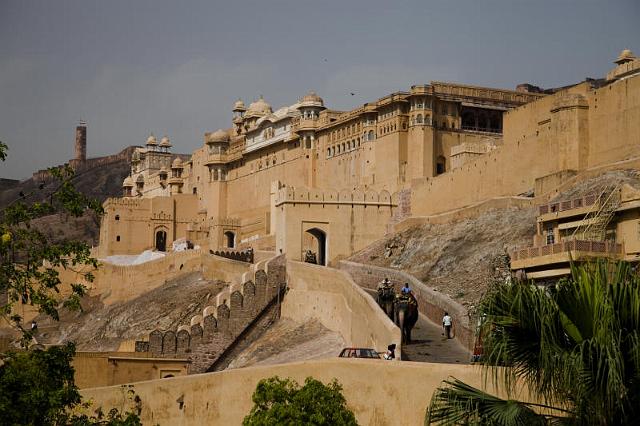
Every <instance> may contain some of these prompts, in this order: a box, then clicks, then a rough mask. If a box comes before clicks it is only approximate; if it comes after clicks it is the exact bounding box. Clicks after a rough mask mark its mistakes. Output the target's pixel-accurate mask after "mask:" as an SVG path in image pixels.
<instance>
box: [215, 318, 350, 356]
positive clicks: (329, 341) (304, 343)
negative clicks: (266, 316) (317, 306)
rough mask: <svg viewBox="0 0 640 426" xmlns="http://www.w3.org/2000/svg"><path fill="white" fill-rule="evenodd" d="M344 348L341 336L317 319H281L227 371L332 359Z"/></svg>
mask: <svg viewBox="0 0 640 426" xmlns="http://www.w3.org/2000/svg"><path fill="white" fill-rule="evenodd" d="M344 346H345V343H344V340H343V339H342V336H340V334H339V333H336V332H333V331H331V330H329V329H327V328H325V327H324V326H323V325H322V324H320V323H319V322H318V321H316V320H311V321H307V322H304V323H300V322H296V321H293V320H291V319H286V318H281V319H279V320H278V322H277V323H275V324H274V325H272V326H271V328H269V329H268V330H267V331H266V332H265V333H264V334H263V335H262V336H260V337H259V338H258V339H257V340H255V341H254V342H253V343H252V344H251V345H250V346H249V347H248V348H247V349H245V350H244V351H242V353H240V354H239V355H238V356H237V358H236V359H235V360H233V361H232V362H231V363H230V364H229V366H228V367H227V368H240V367H249V366H252V365H273V364H283V363H287V362H296V361H306V360H310V359H318V358H332V357H336V356H338V354H340V351H341V350H342V348H344Z"/></svg>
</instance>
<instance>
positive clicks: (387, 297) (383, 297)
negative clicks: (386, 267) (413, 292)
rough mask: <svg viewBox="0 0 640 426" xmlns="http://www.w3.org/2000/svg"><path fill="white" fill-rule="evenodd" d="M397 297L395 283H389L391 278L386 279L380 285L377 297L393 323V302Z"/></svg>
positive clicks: (377, 300)
mask: <svg viewBox="0 0 640 426" xmlns="http://www.w3.org/2000/svg"><path fill="white" fill-rule="evenodd" d="M395 297H396V296H395V290H394V289H393V283H391V281H389V278H385V279H384V280H383V281H382V282H381V283H380V284H378V294H377V296H376V302H377V303H378V305H379V306H380V307H381V308H382V310H383V311H384V312H385V313H386V314H387V316H388V317H389V319H391V320H392V321H393V301H394V299H395Z"/></svg>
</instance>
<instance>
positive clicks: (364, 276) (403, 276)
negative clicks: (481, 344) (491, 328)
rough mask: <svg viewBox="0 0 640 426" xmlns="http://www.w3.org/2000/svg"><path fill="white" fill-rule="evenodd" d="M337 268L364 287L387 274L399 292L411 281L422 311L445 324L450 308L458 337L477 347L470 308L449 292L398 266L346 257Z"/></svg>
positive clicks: (464, 343) (371, 286) (376, 286)
mask: <svg viewBox="0 0 640 426" xmlns="http://www.w3.org/2000/svg"><path fill="white" fill-rule="evenodd" d="M337 268H339V269H340V270H342V271H344V272H346V273H348V274H349V275H350V276H351V278H352V279H353V281H354V282H355V283H356V284H358V285H359V286H360V287H364V288H367V289H370V290H376V289H377V288H378V284H379V283H380V281H382V280H383V279H384V278H389V279H390V280H391V281H392V282H393V284H394V286H395V287H396V291H398V292H399V291H400V288H401V287H402V285H403V284H404V283H405V282H408V283H409V286H410V287H411V290H412V291H413V294H414V295H415V296H416V299H418V309H419V310H420V313H422V314H423V315H425V316H426V317H427V318H429V319H430V320H431V321H433V322H435V323H436V324H441V323H442V317H443V316H444V313H445V312H449V315H451V317H452V318H453V324H454V335H455V338H456V339H458V340H459V341H460V343H462V344H463V345H464V346H465V347H466V348H468V349H469V350H473V346H474V343H475V337H474V336H475V333H474V331H473V329H472V328H471V327H470V325H469V316H468V314H467V310H466V309H465V308H464V306H462V305H461V304H459V303H458V302H456V301H455V300H453V299H452V298H450V297H449V296H447V295H446V294H443V293H440V292H437V291H435V290H433V289H432V288H430V287H428V286H426V285H425V284H424V283H423V282H422V281H420V280H418V279H417V278H416V277H414V276H413V275H410V274H407V273H405V272H402V271H397V270H394V269H389V268H383V267H380V266H373V265H364V264H362V263H356V262H349V261H345V260H342V261H340V262H338V265H337ZM370 299H371V298H370Z"/></svg>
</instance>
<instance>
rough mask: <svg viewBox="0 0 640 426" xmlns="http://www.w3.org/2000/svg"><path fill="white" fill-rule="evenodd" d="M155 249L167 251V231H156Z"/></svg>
mask: <svg viewBox="0 0 640 426" xmlns="http://www.w3.org/2000/svg"><path fill="white" fill-rule="evenodd" d="M156 250H158V251H167V231H163V230H158V231H156Z"/></svg>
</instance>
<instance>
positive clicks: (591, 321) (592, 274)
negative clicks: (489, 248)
mask: <svg viewBox="0 0 640 426" xmlns="http://www.w3.org/2000/svg"><path fill="white" fill-rule="evenodd" d="M480 313H481V315H483V316H484V321H483V325H482V327H481V333H480V334H481V336H483V337H484V342H483V343H484V350H485V354H484V356H483V359H482V361H481V362H482V363H483V364H484V369H485V373H491V376H492V377H493V380H494V383H496V384H499V385H502V386H503V387H504V388H505V390H507V391H508V392H512V391H514V388H515V384H516V383H517V382H518V381H520V382H524V383H525V384H526V385H527V386H528V389H529V392H530V394H531V395H532V397H534V398H537V399H538V400H539V401H544V402H545V404H549V405H544V404H543V405H537V404H532V403H523V402H519V401H505V400H499V399H497V398H495V397H493V396H490V395H488V394H486V393H484V392H482V391H480V390H478V389H475V388H473V387H471V386H468V385H465V384H464V383H461V382H459V381H457V380H453V381H446V382H445V383H444V386H442V387H441V388H439V389H438V390H437V391H436V393H435V394H434V396H433V398H432V403H431V406H430V408H429V410H428V412H427V417H426V422H427V423H434V424H481V423H482V424H484V423H487V424H499V425H511V424H520V422H518V421H516V420H515V419H516V418H517V417H518V416H521V415H526V416H534V417H535V419H534V418H533V417H530V418H529V417H528V420H527V422H526V423H530V424H535V423H541V424H548V423H577V424H594V423H595V424H603V425H606V424H611V425H614V424H615V425H619V424H631V423H633V422H635V421H636V420H637V417H638V416H639V415H640V277H639V276H638V274H637V272H636V271H634V270H633V269H632V268H631V267H630V266H629V264H627V263H624V262H620V263H617V264H614V263H611V264H607V263H605V262H598V263H594V264H590V265H583V266H579V267H576V266H572V274H571V277H570V278H569V279H566V280H562V281H561V282H559V283H558V284H557V285H556V287H555V288H551V289H543V288H539V287H536V286H534V285H531V284H527V283H516V284H513V285H510V284H500V285H498V286H496V287H495V288H494V289H493V290H492V291H490V292H489V293H488V294H487V296H486V297H485V298H484V299H483V302H482V304H481V307H480ZM536 406H538V407H539V408H541V409H542V411H540V410H538V412H539V413H542V414H535V413H534V412H533V411H532V410H531V408H532V407H536ZM465 412H466V414H464V413H465ZM509 413H511V414H509Z"/></svg>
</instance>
